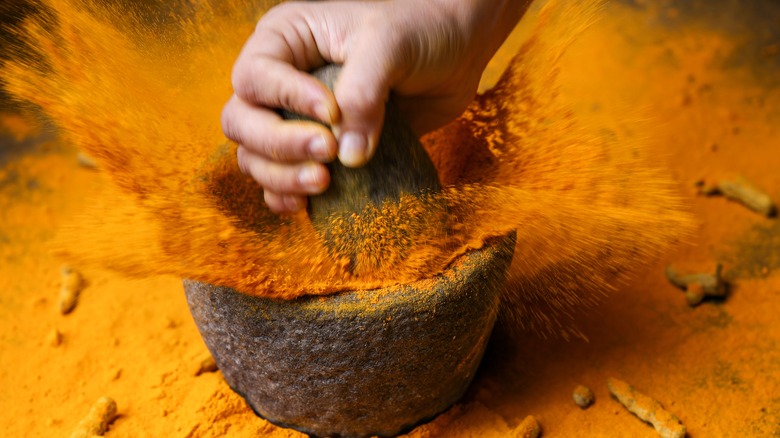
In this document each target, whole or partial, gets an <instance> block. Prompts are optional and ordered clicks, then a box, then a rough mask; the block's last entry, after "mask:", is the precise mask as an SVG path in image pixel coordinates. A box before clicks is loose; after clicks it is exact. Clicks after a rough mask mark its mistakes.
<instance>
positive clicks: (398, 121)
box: [282, 64, 441, 229]
mask: <svg viewBox="0 0 780 438" xmlns="http://www.w3.org/2000/svg"><path fill="white" fill-rule="evenodd" d="M340 71H341V67H340V66H338V65H335V64H329V65H326V66H324V67H320V68H318V69H316V70H314V71H313V72H312V75H314V76H315V77H316V78H317V79H319V80H320V81H322V83H324V84H325V85H326V86H327V87H328V88H329V89H330V90H331V91H332V90H333V89H334V87H335V84H336V81H337V80H338V75H339V72H340ZM282 116H283V117H284V118H285V119H296V120H311V119H309V118H306V117H304V116H300V115H298V114H293V113H290V112H288V111H282ZM327 167H328V171H329V172H330V177H331V182H330V185H329V186H328V189H327V190H326V191H325V192H324V193H322V194H320V195H315V196H311V197H309V206H308V211H309V216H310V217H311V220H312V223H313V224H314V226H315V228H318V229H322V228H324V227H326V226H327V224H328V223H329V221H328V218H329V217H331V216H332V215H347V214H352V213H354V214H360V213H361V212H362V211H363V209H364V208H365V207H366V206H367V205H368V204H369V203H372V204H374V205H377V206H378V205H381V204H382V203H383V202H385V201H391V202H393V201H398V200H399V199H400V198H401V196H402V195H403V194H410V195H419V194H423V193H431V192H436V191H439V190H440V189H441V186H440V184H439V177H438V174H437V173H436V168H435V167H434V166H433V162H432V161H431V159H430V157H429V156H428V153H427V152H425V149H424V148H423V146H422V144H421V143H420V141H419V140H418V139H417V136H416V135H415V134H414V131H412V128H411V126H409V123H407V122H406V119H404V117H403V115H402V114H401V113H400V111H399V110H398V107H397V106H396V105H395V104H394V103H393V100H392V98H391V99H389V100H388V101H387V104H386V105H385V122H384V126H383V129H382V133H381V135H380V138H379V143H378V145H377V149H376V153H375V154H374V157H373V158H372V159H371V160H369V161H368V164H366V165H365V166H363V167H359V168H349V167H346V166H344V165H343V164H341V162H339V161H338V160H336V161H333V162H331V163H328V165H327Z"/></svg>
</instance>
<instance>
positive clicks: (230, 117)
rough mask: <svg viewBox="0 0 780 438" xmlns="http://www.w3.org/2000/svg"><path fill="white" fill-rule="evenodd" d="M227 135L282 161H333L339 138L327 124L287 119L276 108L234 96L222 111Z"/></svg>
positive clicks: (235, 140) (250, 148)
mask: <svg viewBox="0 0 780 438" xmlns="http://www.w3.org/2000/svg"><path fill="white" fill-rule="evenodd" d="M222 130H223V132H224V133H225V136H226V137H228V138H229V139H231V140H233V141H234V142H236V143H238V144H240V145H241V146H243V147H244V148H247V149H248V150H249V151H251V152H252V153H254V154H256V155H259V156H262V157H265V158H266V159H269V160H273V161H277V162H280V163H296V162H301V161H319V162H330V161H332V160H333V159H334V158H335V157H336V148H337V146H336V139H335V138H334V137H333V134H332V133H331V132H330V130H328V129H327V128H326V127H324V126H322V125H318V124H316V123H311V122H304V121H286V120H283V119H282V118H281V117H280V116H279V115H278V114H276V113H275V112H274V111H272V110H270V109H268V108H263V107H258V106H253V105H250V104H248V103H247V102H245V101H244V100H242V99H240V98H238V97H236V96H233V97H232V98H231V99H230V100H229V101H228V103H227V105H225V108H224V109H223V111H222Z"/></svg>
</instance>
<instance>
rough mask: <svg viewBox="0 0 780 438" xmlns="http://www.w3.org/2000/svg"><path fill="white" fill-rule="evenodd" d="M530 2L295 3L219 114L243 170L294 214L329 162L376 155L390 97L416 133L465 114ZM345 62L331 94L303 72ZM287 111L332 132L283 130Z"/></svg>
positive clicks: (295, 126) (274, 19) (288, 126)
mask: <svg viewBox="0 0 780 438" xmlns="http://www.w3.org/2000/svg"><path fill="white" fill-rule="evenodd" d="M526 3H527V2H526V1H518V0H515V1H508V0H429V1H425V2H421V1H419V0H390V1H381V2H372V1H350V2H289V3H284V4H281V5H279V6H277V7H274V8H272V9H271V10H269V11H268V12H267V13H266V14H265V15H264V16H263V17H262V19H261V20H260V21H259V22H258V24H257V28H256V30H255V32H254V34H253V35H252V36H251V37H250V39H249V41H248V42H247V43H246V45H245V46H244V48H243V50H242V52H241V54H240V55H239V57H238V60H237V61H236V64H235V66H234V69H233V77H232V80H233V88H234V91H235V94H234V95H233V96H232V97H231V99H230V101H229V102H228V103H227V105H226V106H225V108H224V110H223V114H222V127H223V130H224V132H225V135H226V136H227V137H228V138H230V139H231V140H233V141H235V142H236V143H238V144H239V147H238V163H239V166H240V168H241V170H242V171H243V172H244V173H247V174H249V175H251V176H252V177H253V178H254V179H255V180H256V181H257V182H258V183H259V184H260V185H261V186H262V187H263V189H264V198H265V202H266V204H267V205H268V207H269V208H270V209H271V210H272V211H275V212H293V211H297V210H300V209H302V208H304V207H305V206H306V196H307V195H314V194H318V193H322V192H323V191H324V190H325V189H326V188H327V186H328V184H329V182H330V176H329V174H328V171H327V168H326V167H325V165H324V164H323V163H327V162H330V161H332V160H334V159H336V157H338V159H339V160H340V161H341V162H342V163H343V164H344V165H345V166H348V167H359V166H362V165H364V164H365V163H366V162H367V161H368V160H369V159H370V158H371V156H372V155H373V153H374V151H375V150H376V147H377V141H378V138H379V134H380V132H381V129H382V122H383V119H384V105H385V101H386V100H387V98H388V96H389V93H390V91H391V90H392V91H393V93H394V99H395V100H396V103H397V104H398V106H399V107H400V109H401V111H402V112H403V113H404V114H405V115H406V117H407V119H408V120H409V122H410V124H411V126H412V128H413V129H414V130H415V132H416V133H418V135H422V134H424V133H425V132H428V131H430V130H433V129H436V128H438V127H440V126H442V125H444V124H446V123H447V122H449V121H451V120H452V119H454V118H456V117H457V116H458V115H460V114H461V113H462V112H463V111H464V110H465V108H466V106H467V105H468V104H469V103H470V102H471V101H472V99H473V98H474V95H475V93H476V90H477V86H478V84H479V80H480V77H481V75H482V71H483V69H484V67H485V65H487V62H488V61H489V59H490V57H491V56H492V55H493V53H495V51H496V50H497V49H498V47H499V46H500V44H501V42H502V41H503V40H504V38H505V37H506V35H508V33H509V32H510V31H511V29H512V28H513V27H514V24H515V23H516V22H517V20H519V18H520V16H521V15H522V13H523V12H524V10H525V6H526ZM328 63H335V64H342V65H343V68H342V71H341V75H340V77H339V80H338V82H337V84H336V86H335V89H334V91H333V92H332V93H331V92H330V91H329V90H328V89H327V88H326V87H325V86H324V85H323V84H322V83H321V82H319V81H318V80H317V79H315V78H314V77H313V76H311V75H309V74H307V73H306V72H308V71H311V70H313V69H315V68H317V67H319V66H322V65H324V64H328ZM278 108H285V109H287V110H290V111H292V112H295V113H298V114H303V115H306V116H309V117H310V118H312V119H315V120H319V121H322V122H323V123H325V124H327V125H330V126H332V128H333V131H332V132H331V131H330V130H329V129H328V128H326V127H324V126H322V125H320V124H317V123H312V122H304V121H286V120H282V118H281V117H280V116H279V115H278V114H277V112H276V111H275V109H278Z"/></svg>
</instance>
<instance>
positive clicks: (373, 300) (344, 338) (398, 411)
mask: <svg viewBox="0 0 780 438" xmlns="http://www.w3.org/2000/svg"><path fill="white" fill-rule="evenodd" d="M514 244H515V233H514V232H513V233H511V234H510V235H508V236H505V237H502V238H498V239H495V240H493V241H490V242H488V243H487V244H485V245H484V246H483V247H482V248H481V249H478V250H473V251H471V252H469V253H467V254H465V255H463V256H461V257H460V258H459V259H458V260H456V261H455V262H454V263H453V264H452V266H451V267H449V268H448V269H447V270H446V271H445V272H443V273H441V274H439V275H437V276H436V277H433V278H430V279H426V280H421V281H418V282H415V283H411V284H407V285H401V286H394V287H388V288H385V289H377V290H372V291H347V292H343V293H339V294H335V295H330V296H325V297H314V296H309V297H303V298H300V299H297V300H291V301H282V300H272V299H267V298H259V297H255V296H249V295H246V294H242V293H239V292H237V291H235V290H233V289H230V288H227V287H221V286H214V285H210V284H206V283H200V282H197V281H191V280H184V290H185V293H186V296H187V303H188V305H189V307H190V311H191V313H192V316H193V318H194V320H195V323H196V324H197V326H198V329H199V330H200V333H201V336H202V337H203V340H204V341H205V343H206V346H207V347H208V349H209V350H210V351H211V353H212V355H213V356H214V359H215V361H216V363H217V365H218V367H219V369H220V370H221V371H222V373H223V375H224V378H225V380H226V381H227V383H228V384H229V385H230V387H231V388H232V389H233V390H234V391H236V392H237V393H238V394H240V395H242V396H243V397H244V398H245V399H246V401H247V403H248V404H249V405H250V406H251V407H252V409H253V410H254V411H255V413H257V414H258V415H259V416H261V417H263V418H265V419H267V420H268V421H270V422H272V423H274V424H277V425H279V426H283V427H288V428H292V429H296V430H299V431H301V432H304V433H307V434H309V435H311V436H320V437H326V436H327V437H368V436H380V437H387V436H395V435H398V434H400V433H403V432H405V431H408V430H410V429H411V428H413V427H414V426H416V425H418V424H420V423H422V422H425V421H428V420H430V419H432V418H433V417H435V416H436V415H438V414H439V413H441V412H443V411H445V410H446V409H447V408H449V407H450V406H451V405H452V404H454V403H455V402H456V401H457V400H458V399H459V398H460V397H461V396H462V395H463V393H464V392H465V390H466V388H467V387H468V385H469V383H470V382H471V380H472V379H473V377H474V374H475V372H476V370H477V367H478V365H479V362H480V360H481V358H482V355H483V353H484V351H485V347H486V345H487V342H488V339H489V337H490V333H491V331H492V329H493V325H494V323H495V321H496V315H497V313H498V307H499V301H500V298H501V291H502V284H503V282H504V280H505V278H506V272H507V269H508V267H509V265H510V263H511V260H512V254H513V252H514Z"/></svg>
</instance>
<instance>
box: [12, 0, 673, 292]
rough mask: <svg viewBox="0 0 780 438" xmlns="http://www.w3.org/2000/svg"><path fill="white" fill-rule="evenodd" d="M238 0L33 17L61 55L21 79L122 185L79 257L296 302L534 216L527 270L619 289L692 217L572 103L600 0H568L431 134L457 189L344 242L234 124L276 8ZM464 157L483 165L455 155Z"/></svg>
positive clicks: (56, 4)
mask: <svg viewBox="0 0 780 438" xmlns="http://www.w3.org/2000/svg"><path fill="white" fill-rule="evenodd" d="M228 3H229V4H228V5H227V6H226V5H222V6H223V7H224V9H219V10H224V11H227V12H226V13H225V15H218V14H216V13H215V12H214V11H215V10H218V8H217V7H216V5H215V4H212V3H210V2H198V3H196V4H194V5H193V6H192V7H191V10H190V14H189V15H188V18H186V19H182V20H181V22H180V23H179V24H178V27H177V28H176V31H171V32H170V33H167V34H166V38H165V39H163V40H159V39H157V38H156V37H155V36H154V33H153V32H152V31H153V30H154V29H152V28H150V27H149V26H148V25H146V24H144V22H143V20H142V19H141V18H139V17H138V16H131V17H130V20H129V24H126V25H125V26H123V27H122V28H121V29H120V28H117V27H115V26H114V25H112V23H114V22H116V21H117V20H116V13H117V11H115V10H112V9H110V8H108V7H104V6H99V5H97V4H96V3H95V2H91V1H87V2H83V3H82V2H75V1H71V0H57V1H55V0H50V1H48V2H47V4H48V5H49V7H51V8H52V10H53V11H54V12H55V13H56V16H57V25H56V26H53V27H46V26H43V25H41V24H40V23H38V22H36V21H30V22H28V23H27V26H26V28H25V35H26V36H27V37H28V39H29V43H30V45H32V46H34V47H36V48H38V49H39V53H38V55H40V58H41V59H43V60H44V64H45V67H43V68H42V69H41V68H39V67H40V66H39V65H37V64H25V63H24V60H20V61H18V62H15V63H11V64H10V65H9V66H7V67H6V75H7V76H8V78H9V79H8V89H9V90H10V91H11V92H12V93H13V94H15V95H16V96H18V97H20V98H23V99H28V100H30V101H32V102H34V103H35V104H37V105H40V106H41V107H42V108H43V109H44V110H45V111H46V112H47V113H48V114H49V115H50V116H51V117H52V118H53V119H54V120H55V121H56V122H57V124H58V125H59V126H60V127H61V128H62V129H63V130H64V131H65V132H66V133H67V134H68V137H69V139H70V140H71V141H73V142H74V143H75V144H77V145H79V146H80V147H82V148H83V149H84V150H85V151H86V152H87V153H88V154H90V155H92V156H94V157H95V158H96V159H97V161H98V163H99V167H101V168H102V169H103V170H104V171H105V172H106V174H107V175H108V176H109V177H110V179H111V182H112V184H113V185H115V186H116V187H115V188H114V189H112V190H110V191H109V193H108V195H107V196H108V197H107V198H106V199H104V200H103V204H102V205H101V206H100V208H99V209H98V210H96V211H95V213H94V214H93V215H92V218H84V219H82V220H81V222H80V223H79V224H78V225H77V227H78V228H80V229H82V230H88V231H89V233H90V234H92V233H94V232H95V230H99V234H100V235H101V236H103V237H101V238H99V239H95V238H85V237H78V238H77V239H78V240H67V239H65V240H63V245H62V248H63V249H64V252H65V253H66V255H67V256H68V257H70V258H72V259H75V260H77V261H79V262H81V263H91V264H100V265H103V266H109V267H111V268H113V269H116V270H119V271H121V272H124V273H127V274H132V275H138V276H144V275H149V274H159V273H163V274H174V275H177V276H180V277H187V278H193V279H197V280H201V281H206V282H210V283H214V284H221V285H227V286H231V287H233V288H236V289H238V290H241V291H243V292H245V293H248V294H256V295H262V296H269V297H282V298H294V297H296V296H300V295H302V294H326V293H332V292H335V291H338V290H344V289H370V288H376V287H379V286H387V285H392V284H397V283H403V282H408V281H413V280H417V279H420V278H426V277H430V276H432V275H434V274H436V273H438V272H441V270H442V269H443V268H444V267H446V266H447V265H448V264H449V263H451V262H452V260H454V259H455V258H456V257H457V256H459V255H461V254H463V253H465V252H466V251H468V250H469V249H471V248H479V247H480V246H481V245H482V244H483V242H484V241H485V240H486V239H489V238H491V237H496V236H501V235H504V234H506V233H508V232H510V231H512V230H515V229H519V239H518V251H517V254H516V260H518V262H517V263H516V268H515V271H516V272H519V273H522V275H530V274H534V273H538V272H540V271H543V270H545V269H547V268H548V267H550V266H553V265H555V264H556V263H559V262H561V261H566V262H567V263H573V266H572V269H570V270H569V271H568V272H569V273H568V274H567V276H566V278H569V277H571V276H574V277H576V279H577V280H578V281H581V282H584V283H590V284H593V285H594V286H595V287H599V288H601V287H603V285H604V282H605V281H606V280H605V276H606V275H611V274H612V273H613V272H614V271H616V270H622V269H625V268H627V267H628V266H629V265H630V264H631V261H632V260H635V259H636V258H637V256H638V255H649V254H653V253H655V252H656V251H657V250H659V249H660V248H662V247H664V245H666V244H667V243H668V242H670V241H671V240H673V239H674V238H676V237H678V236H679V235H680V232H681V230H682V229H683V228H684V225H685V223H686V218H685V216H684V215H683V214H681V213H680V212H679V209H678V205H677V201H676V199H675V198H674V196H673V195H672V193H671V191H670V189H669V187H668V182H667V181H666V180H665V179H664V178H662V177H661V174H660V173H659V172H656V171H653V170H651V169H649V168H648V167H647V166H646V164H645V163H644V162H643V158H642V157H641V154H640V153H639V148H638V147H637V145H634V144H625V143H619V142H610V141H609V140H608V139H606V138H604V136H603V135H601V134H600V133H599V131H598V128H597V127H585V126H582V125H581V124H580V123H578V121H577V119H576V118H575V117H574V116H573V115H572V114H571V112H570V111H568V110H567V109H566V108H565V107H563V106H561V105H560V103H559V102H558V101H557V99H556V96H557V94H556V90H557V85H556V77H557V63H558V59H559V58H560V56H561V55H562V54H563V53H564V51H565V48H566V46H567V45H568V44H569V43H570V42H571V40H572V38H573V36H574V35H576V34H577V33H578V32H579V31H581V29H582V28H583V27H584V26H585V25H587V24H588V23H589V20H590V18H589V17H590V16H591V14H592V11H593V10H594V9H595V8H596V7H597V5H598V2H588V3H587V4H585V3H583V4H579V5H577V6H571V5H565V4H557V3H554V2H553V3H551V4H550V5H548V6H546V7H545V9H544V10H543V11H542V12H541V13H540V15H539V19H538V22H537V24H536V25H535V27H534V29H533V31H532V35H531V37H530V38H529V39H528V41H527V42H526V44H525V45H523V46H522V48H521V49H520V51H519V52H518V54H517V56H516V57H515V59H514V60H513V61H512V63H511V65H510V68H509V70H508V71H507V73H506V74H505V75H504V77H503V78H502V79H501V81H500V82H499V84H498V85H497V87H496V88H495V89H493V90H491V91H490V92H488V93H486V94H484V95H482V96H480V97H479V98H478V99H477V100H476V101H475V102H474V103H473V104H472V105H471V106H470V107H469V109H468V111H467V112H466V113H465V114H464V115H463V116H462V117H461V118H460V119H458V120H456V121H455V122H453V124H452V125H451V126H449V127H446V128H444V129H443V130H441V131H439V132H437V133H433V134H431V135H430V136H428V137H427V139H426V147H427V148H428V149H429V150H430V151H431V154H432V155H433V157H434V159H435V160H436V164H437V166H438V168H439V169H441V172H442V175H443V179H444V180H445V182H446V187H445V189H444V190H443V191H442V192H441V193H438V194H434V195H430V196H428V197H411V196H409V197H406V198H404V199H402V200H401V201H400V202H398V203H388V204H385V205H381V206H369V207H367V209H366V211H365V212H364V213H363V214H361V215H359V216H358V217H353V218H351V219H349V220H343V219H338V218H336V219H334V222H333V224H332V226H331V230H330V236H329V241H330V242H331V243H333V245H329V246H328V247H326V246H325V245H323V243H322V238H321V236H319V235H318V234H317V232H315V231H314V229H313V227H312V226H311V223H310V221H309V219H308V217H307V216H306V214H304V213H301V214H297V215H291V216H276V215H273V214H271V213H270V212H269V211H268V210H267V209H266V208H265V207H264V205H263V204H262V202H261V201H260V199H261V193H260V190H259V189H258V187H257V186H256V184H255V183H254V182H252V181H251V180H249V179H248V178H247V177H244V176H242V175H240V174H239V172H238V168H237V166H236V163H235V150H234V145H230V144H226V142H225V140H224V138H223V136H222V134H221V132H220V129H219V126H218V120H219V117H218V114H219V111H220V109H221V106H222V104H223V103H224V101H225V100H226V98H227V97H228V95H229V93H230V89H229V80H228V76H229V67H230V65H231V64H232V59H233V58H234V57H235V55H236V51H237V49H238V48H239V47H240V46H241V42H242V41H243V40H244V39H246V37H247V35H248V33H249V32H251V29H252V25H253V22H254V18H256V16H257V15H258V14H260V13H261V12H262V10H264V8H265V7H268V6H269V5H264V6H263V7H260V8H259V9H258V7H257V6H252V3H253V2H242V1H240V0H235V1H232V2H228ZM247 17H252V20H248V19H247ZM214 35H220V38H218V39H217V38H215V37H214ZM96 84H99V86H96ZM182 84H186V85H182ZM453 134H457V136H454V135H453ZM462 151H467V152H466V153H463V152H462ZM459 155H463V156H464V157H469V160H468V161H460V162H459V161H458V160H452V162H450V158H452V157H458V156H459ZM73 235H76V236H81V235H82V233H75V234H73ZM356 236H358V237H357V238H356ZM76 241H79V242H80V244H78V245H76V244H75V242H76ZM542 243H543V244H544V245H546V246H547V249H546V250H545V251H542V252H539V251H536V249H538V248H539V246H540V245H541V244H542ZM531 248H533V249H534V251H529V249H531ZM350 257H351V258H352V260H351V261H347V259H348V258H350ZM580 268H583V269H580ZM551 280H552V281H555V278H554V276H553V278H551Z"/></svg>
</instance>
